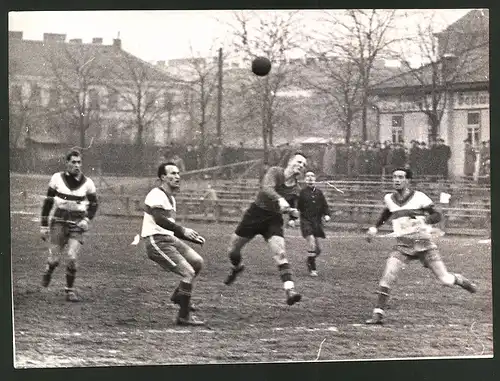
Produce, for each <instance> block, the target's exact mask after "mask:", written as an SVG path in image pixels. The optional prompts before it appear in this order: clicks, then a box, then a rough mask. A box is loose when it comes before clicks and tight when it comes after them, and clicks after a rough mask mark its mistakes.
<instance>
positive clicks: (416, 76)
mask: <svg viewBox="0 0 500 381" xmlns="http://www.w3.org/2000/svg"><path fill="white" fill-rule="evenodd" d="M443 62H445V61H444V59H441V60H440V61H437V62H434V63H429V64H427V65H424V66H422V67H419V68H417V69H413V70H409V71H403V69H402V68H400V69H399V71H400V74H399V75H396V76H394V77H392V78H389V79H387V80H385V81H382V82H379V83H378V84H377V85H375V86H374V87H373V89H374V92H377V90H382V89H387V88H407V87H421V86H432V85H433V84H435V83H439V80H438V81H436V80H433V79H432V77H433V75H435V74H438V73H440V72H441V67H442V64H443ZM457 67H458V69H457V70H456V71H454V72H452V74H451V75H450V76H449V77H448V78H450V79H452V82H453V83H455V84H459V83H477V82H488V81H489V78H490V75H489V48H488V45H486V44H485V45H481V46H479V47H477V48H475V49H472V50H470V51H468V52H466V53H464V54H462V55H461V56H459V57H458V58H457Z"/></svg>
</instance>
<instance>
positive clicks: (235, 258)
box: [229, 250, 241, 266]
mask: <svg viewBox="0 0 500 381" xmlns="http://www.w3.org/2000/svg"><path fill="white" fill-rule="evenodd" d="M229 260H230V261H231V264H232V265H234V266H238V265H239V264H240V262H241V252H240V251H239V250H231V251H230V252H229Z"/></svg>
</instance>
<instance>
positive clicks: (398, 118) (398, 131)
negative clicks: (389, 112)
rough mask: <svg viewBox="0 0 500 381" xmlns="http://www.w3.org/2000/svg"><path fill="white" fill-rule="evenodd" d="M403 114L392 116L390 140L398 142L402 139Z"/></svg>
mask: <svg viewBox="0 0 500 381" xmlns="http://www.w3.org/2000/svg"><path fill="white" fill-rule="evenodd" d="M403 122H404V119H403V115H393V116H392V142H393V143H399V142H402V141H403Z"/></svg>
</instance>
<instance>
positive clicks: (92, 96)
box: [89, 89, 101, 110]
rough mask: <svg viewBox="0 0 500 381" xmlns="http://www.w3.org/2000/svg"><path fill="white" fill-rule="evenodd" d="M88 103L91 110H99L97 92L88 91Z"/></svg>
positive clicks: (93, 90)
mask: <svg viewBox="0 0 500 381" xmlns="http://www.w3.org/2000/svg"><path fill="white" fill-rule="evenodd" d="M89 102H90V104H89V107H90V109H91V110H99V108H100V103H101V102H100V99H99V92H98V91H97V90H95V89H91V90H89Z"/></svg>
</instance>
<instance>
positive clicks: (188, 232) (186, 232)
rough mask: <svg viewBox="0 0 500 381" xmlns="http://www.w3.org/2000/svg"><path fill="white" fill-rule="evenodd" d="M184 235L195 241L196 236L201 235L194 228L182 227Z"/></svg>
mask: <svg viewBox="0 0 500 381" xmlns="http://www.w3.org/2000/svg"><path fill="white" fill-rule="evenodd" d="M184 237H186V238H187V239H189V240H191V241H197V240H198V237H201V236H200V235H199V234H198V233H197V232H196V231H195V230H193V229H190V228H184Z"/></svg>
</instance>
